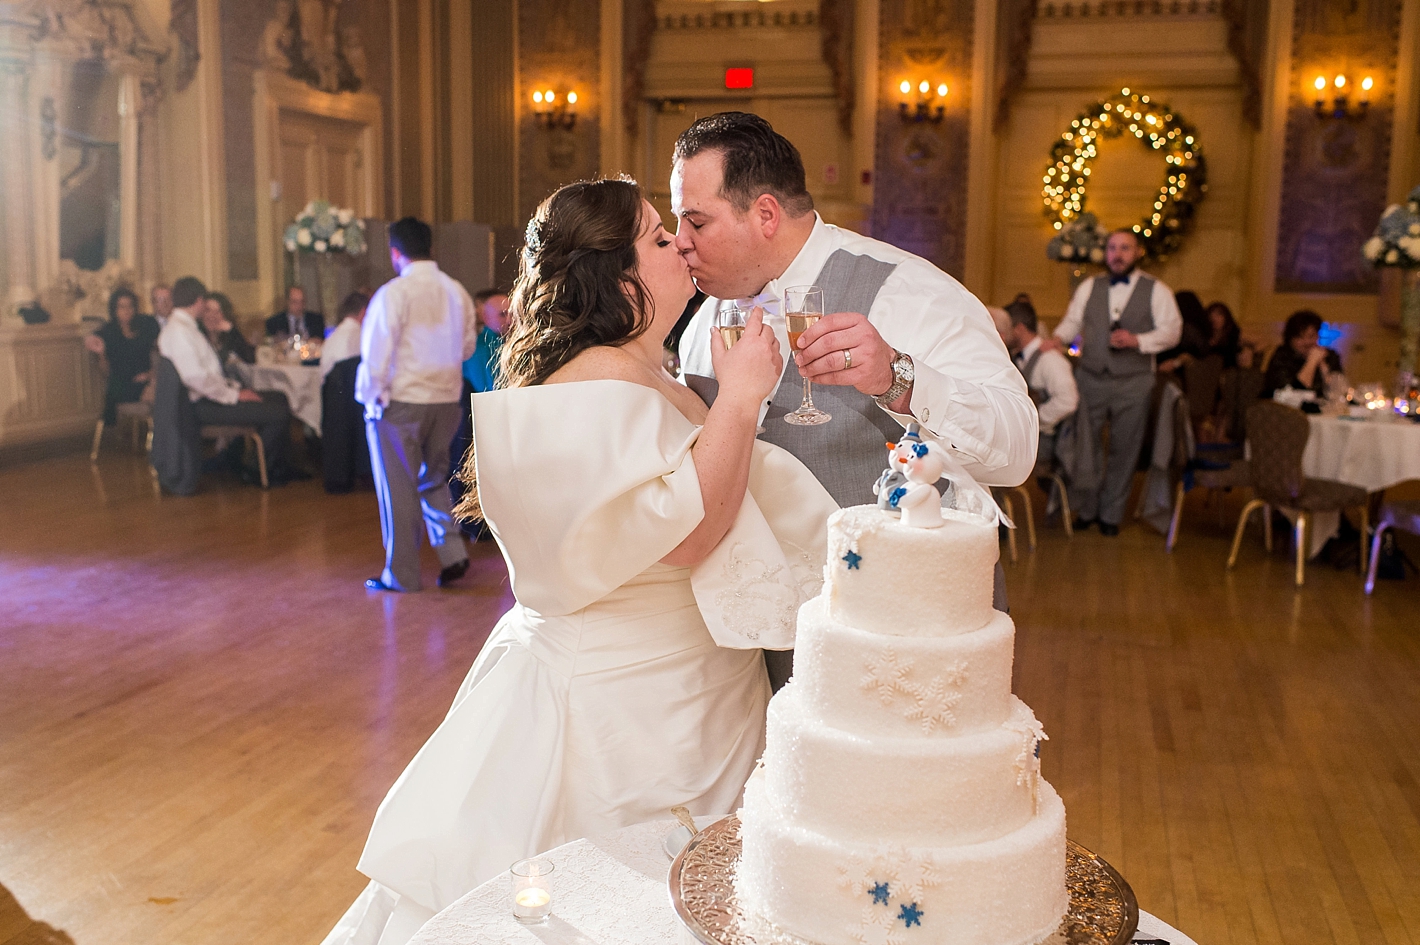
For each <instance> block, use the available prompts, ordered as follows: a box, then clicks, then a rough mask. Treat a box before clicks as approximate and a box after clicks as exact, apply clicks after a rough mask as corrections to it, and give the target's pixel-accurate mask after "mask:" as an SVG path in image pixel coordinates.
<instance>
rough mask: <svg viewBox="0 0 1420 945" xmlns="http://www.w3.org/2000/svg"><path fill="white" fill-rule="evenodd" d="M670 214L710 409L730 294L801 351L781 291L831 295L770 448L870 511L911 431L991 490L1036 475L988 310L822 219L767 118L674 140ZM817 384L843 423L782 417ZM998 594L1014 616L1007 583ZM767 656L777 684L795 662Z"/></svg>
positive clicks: (1023, 407)
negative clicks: (719, 329) (939, 446)
mask: <svg viewBox="0 0 1420 945" xmlns="http://www.w3.org/2000/svg"><path fill="white" fill-rule="evenodd" d="M671 206H672V209H673V210H674V212H675V215H676V220H677V229H676V245H677V247H678V248H679V249H680V251H681V254H682V255H683V256H684V257H685V259H686V261H687V262H688V263H689V265H690V274H691V276H692V277H694V279H695V282H696V285H697V286H698V287H699V288H700V289H701V290H702V291H703V292H705V293H706V294H707V295H709V296H710V298H709V299H707V300H706V302H705V304H704V305H703V306H701V308H700V310H699V311H698V312H697V313H696V315H695V316H694V318H693V319H692V321H691V323H690V325H689V327H688V328H687V329H686V331H685V333H684V335H682V336H681V342H680V357H681V364H682V369H683V370H682V377H683V379H684V381H685V383H686V384H687V385H688V386H690V387H691V388H693V389H694V390H696V392H697V393H699V394H700V395H701V396H702V397H703V398H705V399H706V400H711V399H713V398H714V395H715V393H716V392H717V390H718V387H717V385H716V383H715V381H714V370H713V368H712V367H711V364H710V331H711V327H712V321H713V316H714V312H715V309H716V306H717V305H718V303H719V300H720V299H727V298H746V297H752V298H753V299H754V300H755V303H756V304H760V305H763V306H764V308H765V310H766V312H767V313H768V314H769V315H770V316H771V317H772V319H773V320H772V321H771V322H770V324H771V325H773V326H774V329H775V333H776V334H777V335H779V339H780V345H781V347H782V348H783V350H784V351H786V352H789V351H790V350H791V349H790V347H789V344H788V337H787V334H786V332H785V326H784V321H783V319H782V317H777V318H776V317H774V316H779V315H782V310H781V307H780V300H781V299H782V298H783V294H784V290H785V289H787V288H790V287H794V286H804V285H818V286H820V287H821V288H822V289H823V290H824V310H825V312H826V313H829V314H826V315H825V316H824V317H823V318H822V319H820V320H819V322H818V323H817V324H816V325H814V326H813V327H811V328H809V329H808V330H807V331H805V332H804V334H803V335H802V336H801V337H800V339H799V348H798V350H797V351H794V352H793V357H792V358H790V357H786V358H785V359H784V360H785V368H784V376H783V378H782V380H781V382H780V385H779V388H778V390H777V391H776V392H775V394H774V396H773V397H772V398H771V399H770V400H769V401H768V402H767V403H766V405H765V409H764V411H763V413H762V423H763V426H764V430H765V432H764V433H763V434H762V436H761V438H762V439H765V440H768V441H769V442H771V443H775V444H777V445H779V446H781V447H783V448H785V449H787V450H788V451H789V452H791V453H793V454H794V455H795V456H797V457H798V458H799V460H800V461H802V462H803V463H804V464H805V465H806V466H808V467H809V469H810V470H811V471H812V472H813V473H814V475H815V476H817V477H818V479H819V481H820V482H822V483H823V485H824V487H825V488H826V489H827V490H828V492H829V493H830V494H831V495H832V496H833V497H834V499H835V500H836V501H837V502H838V503H839V504H840V505H856V504H868V503H872V502H874V497H873V492H872V487H873V483H874V482H875V481H876V480H877V478H878V476H879V474H880V473H881V472H882V468H883V465H884V456H885V454H884V451H883V443H884V442H887V441H896V439H897V438H898V437H899V436H901V434H902V430H903V428H904V427H905V426H906V424H907V423H909V422H916V423H919V424H920V425H921V426H922V428H923V429H924V430H926V431H928V432H930V433H931V434H932V435H933V436H935V437H936V438H937V439H938V440H940V441H941V442H942V443H943V444H944V445H946V446H948V447H949V448H950V449H951V450H952V451H953V453H954V454H955V456H956V458H957V459H958V460H960V462H961V463H962V465H963V466H964V467H965V468H966V469H967V471H968V472H970V473H971V474H972V475H973V476H975V477H976V478H977V480H978V481H980V482H982V483H984V484H986V485H1009V486H1014V485H1016V484H1018V483H1019V482H1021V481H1022V480H1023V479H1025V478H1026V476H1027V475H1029V474H1030V471H1031V468H1032V466H1033V465H1034V463H1035V448H1036V414H1035V407H1034V405H1033V404H1031V402H1030V397H1029V396H1028V395H1027V393H1026V385H1025V382H1024V381H1023V380H1022V379H1021V375H1020V372H1019V371H1017V370H1016V369H1015V368H1014V367H1013V366H1012V364H1011V359H1010V358H1009V357H1008V356H1007V354H1006V348H1005V346H1004V345H1003V344H1002V343H1001V339H1000V338H999V337H998V336H997V334H996V330H995V328H994V327H993V326H992V324H991V318H990V316H989V315H988V314H987V312H986V307H985V306H984V305H982V304H981V302H979V301H978V300H977V299H976V298H975V296H973V295H972V294H971V293H970V292H968V291H967V290H966V289H965V288H963V287H962V285H961V284H960V283H958V282H957V281H956V280H955V279H953V278H952V277H951V276H949V275H947V274H946V273H944V272H942V271H941V270H940V269H938V268H937V267H936V266H934V265H932V264H931V263H929V262H928V261H927V260H925V259H922V258H920V257H918V256H914V255H912V254H911V253H908V252H904V251H903V250H900V249H898V248H897V247H895V246H890V245H888V244H887V243H883V242H880V241H878V240H874V239H869V238H868V237H866V236H860V235H858V234H857V233H853V232H850V231H848V230H843V229H839V228H838V227H836V226H831V225H829V224H826V223H824V222H823V220H822V219H821V218H820V217H819V216H818V214H817V213H816V212H814V209H813V197H812V196H810V195H809V193H808V190H807V188H806V186H805V182H804V166H803V161H802V159H801V158H800V156H799V152H798V150H797V149H796V148H795V147H794V146H793V144H791V143H790V142H789V141H788V140H787V139H785V138H784V137H783V136H782V135H779V134H778V133H776V132H775V131H774V129H773V128H772V127H771V126H770V125H769V123H768V122H766V121H765V120H764V119H763V118H760V117H759V116H757V115H750V114H747V113H744V112H723V113H721V114H718V115H712V116H710V117H708V118H702V119H700V120H699V121H697V122H695V123H694V124H693V125H691V126H690V128H689V129H687V130H686V131H685V133H684V134H682V135H681V137H680V139H679V140H678V141H677V142H676V149H675V158H674V164H673V167H672V171H671ZM805 377H807V378H809V379H810V380H812V381H813V383H814V385H815V388H814V402H815V404H816V405H817V406H818V407H820V408H821V409H823V410H825V411H826V412H828V413H829V414H831V415H832V417H833V419H832V420H831V421H829V422H828V423H826V424H824V425H822V426H795V425H792V424H789V423H786V422H785V420H784V417H785V415H786V414H787V413H789V412H791V411H793V410H794V409H795V408H796V407H797V406H798V405H799V401H800V398H801V396H802V391H803V378H805ZM998 577H999V575H998ZM998 592H999V593H998V596H997V604H998V606H1001V607H1003V608H1004V603H1005V598H1004V582H998ZM768 661H769V664H770V675H771V679H772V681H773V682H775V683H776V684H777V683H779V682H780V681H781V680H782V679H783V678H785V676H784V673H785V669H786V668H787V667H784V666H783V665H782V662H781V661H780V660H779V659H778V658H777V657H775V656H773V655H771V656H770V657H769V659H768Z"/></svg>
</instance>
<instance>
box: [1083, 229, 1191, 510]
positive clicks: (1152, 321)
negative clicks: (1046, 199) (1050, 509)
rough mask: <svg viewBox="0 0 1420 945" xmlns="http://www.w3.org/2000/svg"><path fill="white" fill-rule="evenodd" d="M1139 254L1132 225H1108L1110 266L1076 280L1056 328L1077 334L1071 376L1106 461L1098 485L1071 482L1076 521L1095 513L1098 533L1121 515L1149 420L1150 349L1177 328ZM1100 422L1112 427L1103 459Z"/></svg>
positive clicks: (1173, 306) (1174, 339) (1162, 289)
mask: <svg viewBox="0 0 1420 945" xmlns="http://www.w3.org/2000/svg"><path fill="white" fill-rule="evenodd" d="M1143 258H1144V247H1143V245H1142V244H1141V243H1140V242H1139V236H1138V234H1136V233H1135V232H1134V231H1133V230H1115V231H1114V232H1113V233H1111V234H1110V235H1109V240H1108V242H1107V243H1106V244H1105V267H1106V268H1107V269H1108V272H1107V273H1105V274H1104V275H1101V276H1096V277H1095V278H1093V279H1086V280H1085V281H1084V282H1082V283H1080V287H1079V288H1078V289H1077V290H1076V291H1075V296H1074V298H1072V299H1071V300H1070V306H1069V308H1067V309H1066V310H1065V317H1064V318H1063V319H1062V320H1061V321H1060V324H1059V325H1058V326H1056V329H1055V340H1056V341H1057V342H1058V343H1060V344H1064V345H1068V344H1070V342H1072V341H1073V340H1074V339H1075V338H1076V336H1080V337H1081V345H1080V370H1079V372H1078V373H1077V374H1076V376H1075V381H1076V383H1077V384H1078V385H1079V388H1080V400H1081V402H1082V403H1083V405H1084V409H1085V410H1087V411H1088V412H1089V420H1090V430H1091V435H1092V436H1093V437H1094V438H1095V441H1094V442H1095V456H1096V463H1095V466H1096V467H1097V468H1103V469H1104V477H1103V480H1102V482H1101V484H1100V486H1099V488H1098V489H1090V490H1087V491H1086V492H1084V494H1081V495H1078V496H1077V495H1075V494H1074V491H1073V490H1072V492H1071V499H1072V502H1073V503H1074V505H1075V508H1076V509H1077V510H1078V511H1079V513H1080V514H1079V520H1078V521H1077V522H1076V523H1075V527H1076V528H1088V527H1089V526H1090V525H1092V524H1094V522H1095V521H1096V520H1098V521H1099V526H1100V534H1102V535H1110V536H1113V535H1118V534H1119V523H1120V522H1121V521H1122V520H1123V519H1124V505H1125V503H1126V502H1127V501H1128V500H1129V487H1130V486H1131V485H1132V484H1133V482H1134V468H1135V465H1136V463H1137V462H1138V461H1139V450H1140V449H1141V448H1142V446H1143V444H1144V431H1145V429H1146V427H1147V425H1148V416H1149V401H1150V398H1151V395H1152V393H1153V390H1154V355H1155V354H1157V353H1158V352H1160V351H1165V350H1167V349H1169V348H1171V347H1173V346H1174V345H1175V344H1177V343H1178V338H1179V335H1180V333H1181V332H1182V331H1183V318H1182V316H1180V315H1179V311H1178V303H1177V302H1175V301H1174V296H1173V291H1172V290H1171V289H1170V288H1169V287H1168V286H1166V285H1164V284H1163V282H1161V281H1160V280H1158V279H1155V278H1153V277H1152V276H1149V275H1146V274H1144V273H1142V272H1140V271H1139V268H1138V266H1139V263H1140V261H1142V260H1143ZM1106 426H1108V427H1109V431H1110V432H1109V458H1108V461H1107V463H1106V461H1105V457H1104V441H1103V435H1104V429H1105V427H1106Z"/></svg>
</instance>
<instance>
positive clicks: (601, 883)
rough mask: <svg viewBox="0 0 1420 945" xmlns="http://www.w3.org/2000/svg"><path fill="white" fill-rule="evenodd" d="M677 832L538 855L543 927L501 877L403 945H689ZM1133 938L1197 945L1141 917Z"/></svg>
mask: <svg viewBox="0 0 1420 945" xmlns="http://www.w3.org/2000/svg"><path fill="white" fill-rule="evenodd" d="M699 820H700V818H697V821H699ZM675 826H676V824H675V821H673V820H662V821H655V822H652V823H645V824H637V825H636V826H634V827H627V828H625V829H623V830H618V831H616V832H615V833H612V834H609V835H607V836H606V837H603V838H601V839H595V840H574V841H572V842H571V843H568V844H564V845H563V846H560V847H557V848H556V849H554V850H550V851H548V852H547V853H545V854H542V855H543V856H546V857H547V858H548V859H550V860H552V862H553V863H554V864H555V865H556V866H557V870H556V872H555V873H554V874H553V881H552V916H551V917H550V918H549V919H548V921H547V924H546V925H542V926H524V925H520V924H519V923H518V921H517V920H516V919H514V918H513V914H512V887H511V885H510V884H509V880H508V877H507V875H506V874H505V875H502V876H496V877H494V878H493V879H490V880H489V881H488V882H486V883H484V884H483V885H482V886H479V887H478V888H476V889H474V890H473V891H472V892H470V893H468V894H467V895H465V896H464V897H463V898H461V899H459V900H458V901H456V902H454V903H453V904H452V905H450V906H449V907H448V908H447V909H445V910H444V911H443V912H440V913H439V914H438V915H436V916H435V917H434V918H433V919H431V920H429V922H428V923H427V924H425V926H424V927H423V928H422V929H420V931H419V933H418V934H417V935H415V936H414V938H413V939H411V941H410V943H409V945H548V943H557V945H562V943H565V945H693V943H694V942H695V938H694V937H693V936H692V935H691V934H690V933H689V932H688V931H687V930H686V928H685V926H684V925H682V924H681V922H680V920H679V919H678V918H677V917H676V914H675V910H674V909H673V908H671V903H670V896H669V894H668V892H667V889H666V880H667V877H668V876H669V874H670V865H671V864H670V859H669V858H668V857H667V856H666V854H665V851H664V849H663V848H662V842H663V841H664V839H665V837H666V835H667V834H668V833H670V832H671V830H673V829H675ZM1135 938H1136V939H1137V938H1155V939H1163V940H1164V941H1167V942H1169V943H1170V945H1195V943H1194V941H1193V939H1191V938H1189V937H1188V936H1187V935H1184V934H1183V933H1182V932H1180V931H1178V930H1177V929H1174V928H1172V927H1170V926H1169V925H1168V924H1166V923H1164V922H1163V921H1161V920H1159V919H1157V918H1155V917H1154V916H1152V915H1149V914H1148V913H1147V912H1144V911H1142V910H1141V911H1140V913H1139V931H1138V933H1136V935H1135Z"/></svg>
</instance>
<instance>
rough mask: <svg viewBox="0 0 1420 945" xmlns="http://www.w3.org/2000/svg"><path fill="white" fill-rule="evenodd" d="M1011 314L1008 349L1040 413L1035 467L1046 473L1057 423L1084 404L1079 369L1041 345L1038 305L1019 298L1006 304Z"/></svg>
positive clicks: (1063, 357)
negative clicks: (1077, 381) (1076, 375)
mask: <svg viewBox="0 0 1420 945" xmlns="http://www.w3.org/2000/svg"><path fill="white" fill-rule="evenodd" d="M1006 314H1007V316H1008V317H1009V318H1010V328H1009V334H1008V336H1007V338H1006V349H1007V350H1008V351H1010V352H1011V360H1012V361H1014V362H1015V364H1016V367H1017V368H1019V369H1020V372H1021V374H1022V375H1023V376H1024V377H1025V379H1026V388H1027V390H1029V391H1030V399H1031V400H1032V401H1033V402H1034V403H1035V406H1036V412H1037V413H1038V414H1039V415H1040V448H1039V451H1038V452H1037V453H1036V464H1035V468H1036V470H1037V471H1038V472H1040V473H1042V474H1044V473H1048V472H1049V471H1050V469H1051V462H1052V460H1053V459H1054V456H1055V427H1056V425H1057V424H1058V423H1060V421H1062V420H1064V419H1065V418H1066V417H1069V416H1071V415H1072V414H1074V413H1075V411H1076V410H1077V409H1078V408H1079V406H1080V389H1079V388H1078V387H1076V386H1075V371H1074V369H1073V368H1071V367H1070V361H1069V359H1068V358H1066V357H1065V355H1063V354H1061V353H1060V351H1058V350H1056V349H1054V348H1051V349H1049V350H1047V349H1046V348H1044V347H1042V346H1041V340H1040V335H1039V331H1040V322H1039V319H1038V318H1037V317H1036V314H1035V307H1034V306H1033V305H1031V304H1030V303H1029V302H1021V301H1016V302H1012V303H1011V304H1010V305H1008V306H1006Z"/></svg>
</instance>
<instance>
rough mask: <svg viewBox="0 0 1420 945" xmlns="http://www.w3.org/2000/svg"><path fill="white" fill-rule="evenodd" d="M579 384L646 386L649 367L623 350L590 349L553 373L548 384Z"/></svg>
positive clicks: (609, 348) (608, 348)
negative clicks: (626, 383)
mask: <svg viewBox="0 0 1420 945" xmlns="http://www.w3.org/2000/svg"><path fill="white" fill-rule="evenodd" d="M577 381H630V382H631V383H633V384H643V385H644V384H646V367H645V365H643V364H641V362H639V361H637V360H636V359H635V358H634V357H632V356H631V355H630V354H628V353H627V352H625V351H623V350H621V349H620V348H611V347H597V348H588V349H586V350H585V351H582V352H580V353H578V354H577V356H576V357H574V358H573V359H572V360H571V361H568V362H567V363H566V364H564V365H562V367H560V368H558V369H557V370H556V371H553V372H552V376H550V377H549V378H548V379H547V381H546V382H545V383H548V384H571V383H575V382H577Z"/></svg>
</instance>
